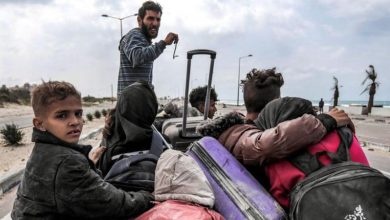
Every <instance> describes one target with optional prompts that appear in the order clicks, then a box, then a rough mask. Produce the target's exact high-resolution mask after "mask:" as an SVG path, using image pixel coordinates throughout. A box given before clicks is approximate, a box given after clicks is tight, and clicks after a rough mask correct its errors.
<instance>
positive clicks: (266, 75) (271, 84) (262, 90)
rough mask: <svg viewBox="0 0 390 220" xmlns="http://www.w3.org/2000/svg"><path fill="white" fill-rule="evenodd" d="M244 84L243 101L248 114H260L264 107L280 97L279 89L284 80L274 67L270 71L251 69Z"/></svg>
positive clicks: (243, 81)
mask: <svg viewBox="0 0 390 220" xmlns="http://www.w3.org/2000/svg"><path fill="white" fill-rule="evenodd" d="M241 83H242V84H244V101H245V107H246V109H247V111H248V112H257V113H258V112H260V111H261V110H262V109H263V108H264V107H265V105H266V104H267V103H268V102H270V101H272V100H274V99H277V98H279V97H280V87H282V86H283V84H284V80H283V76H282V74H281V73H277V72H276V67H274V68H271V69H264V70H258V69H252V70H251V71H250V72H249V73H248V74H247V75H246V79H245V80H242V81H241Z"/></svg>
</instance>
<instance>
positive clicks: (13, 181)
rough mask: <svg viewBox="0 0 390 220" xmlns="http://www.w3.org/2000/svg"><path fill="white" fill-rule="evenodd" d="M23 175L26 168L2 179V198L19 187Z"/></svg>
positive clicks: (87, 137) (90, 134) (89, 135)
mask: <svg viewBox="0 0 390 220" xmlns="http://www.w3.org/2000/svg"><path fill="white" fill-rule="evenodd" d="M102 130H103V126H102V127H99V128H97V129H95V130H93V131H91V132H90V133H89V134H85V135H83V136H81V137H80V140H79V142H81V141H84V140H86V139H90V138H92V137H93V136H95V135H96V134H97V133H99V132H100V131H102ZM23 173H24V168H22V169H20V170H18V171H16V172H14V173H10V174H7V175H5V176H3V177H0V196H2V195H3V194H4V193H6V192H7V191H8V190H10V189H12V188H13V187H14V186H16V185H18V184H19V182H20V179H21V177H22V175H23Z"/></svg>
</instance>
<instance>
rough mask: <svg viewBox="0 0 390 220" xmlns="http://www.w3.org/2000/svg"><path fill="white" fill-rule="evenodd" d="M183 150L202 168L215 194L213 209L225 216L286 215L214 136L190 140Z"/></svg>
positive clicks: (275, 218)
mask: <svg viewBox="0 0 390 220" xmlns="http://www.w3.org/2000/svg"><path fill="white" fill-rule="evenodd" d="M187 154H189V155H190V156H191V157H193V158H194V159H195V160H196V162H197V163H198V164H199V165H200V167H201V168H202V170H203V171H204V172H205V174H206V177H207V179H208V180H209V182H210V184H211V186H212V188H213V191H214V195H215V206H214V209H215V210H216V211H217V212H219V213H220V214H221V215H223V216H224V218H225V219H231V220H238V219H254V220H263V219H264V220H265V219H267V220H268V219H270V220H280V219H287V215H286V213H285V212H284V210H283V208H282V207H281V206H280V205H279V204H278V203H277V202H276V201H275V200H274V199H273V197H272V196H271V195H270V194H269V193H268V192H267V190H266V189H264V188H263V187H262V186H261V185H260V183H259V182H257V180H255V178H254V177H253V176H252V175H251V174H250V173H249V172H248V171H247V170H246V169H245V168H244V167H243V166H242V165H241V164H240V162H239V161H237V160H236V159H235V158H234V157H233V155H232V154H231V153H230V152H229V151H227V150H226V149H225V147H224V146H222V145H221V144H220V143H219V142H218V141H217V140H216V139H214V138H211V137H204V138H202V139H200V140H199V141H196V142H194V143H193V144H192V145H191V147H190V148H189V149H188V151H187Z"/></svg>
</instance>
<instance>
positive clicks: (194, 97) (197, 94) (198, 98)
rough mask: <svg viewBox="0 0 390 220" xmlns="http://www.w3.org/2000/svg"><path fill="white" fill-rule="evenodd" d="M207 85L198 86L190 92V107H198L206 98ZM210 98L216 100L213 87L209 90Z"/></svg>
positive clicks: (216, 96)
mask: <svg viewBox="0 0 390 220" xmlns="http://www.w3.org/2000/svg"><path fill="white" fill-rule="evenodd" d="M206 94H207V86H199V87H197V88H195V89H193V90H192V91H191V93H190V103H191V106H192V107H195V108H198V107H199V105H200V104H204V101H205V100H206ZM210 100H214V101H218V95H217V93H216V92H215V90H214V88H211V90H210Z"/></svg>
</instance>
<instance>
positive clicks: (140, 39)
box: [118, 1, 179, 97]
mask: <svg viewBox="0 0 390 220" xmlns="http://www.w3.org/2000/svg"><path fill="white" fill-rule="evenodd" d="M161 15H162V7H161V5H160V4H158V3H155V2H153V1H146V2H144V3H143V4H142V7H141V8H140V9H139V10H138V17H137V21H138V28H134V29H132V30H130V31H129V32H128V33H127V34H126V35H125V36H123V37H122V39H121V40H120V42H119V51H120V68H119V77H118V97H119V95H120V94H121V92H122V90H123V89H124V88H125V87H127V86H128V85H131V84H132V83H134V82H136V81H138V80H145V81H147V82H148V83H149V85H152V80H153V62H154V60H155V59H156V58H157V57H158V56H160V54H161V53H162V52H163V51H164V49H165V47H166V45H171V44H172V43H177V42H178V41H179V37H178V35H177V34H175V33H172V32H170V33H169V34H168V35H167V36H166V37H165V39H164V40H160V41H159V42H157V43H155V44H152V39H154V38H156V37H157V35H158V29H159V28H160V21H161Z"/></svg>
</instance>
